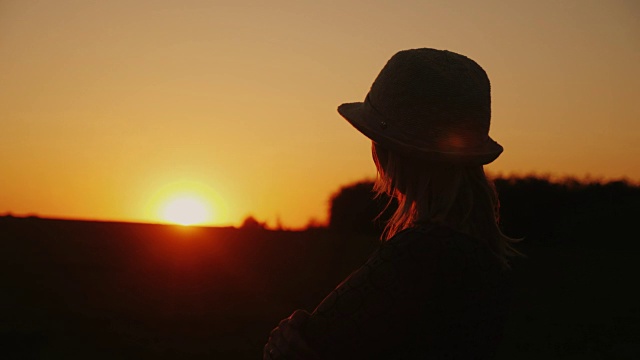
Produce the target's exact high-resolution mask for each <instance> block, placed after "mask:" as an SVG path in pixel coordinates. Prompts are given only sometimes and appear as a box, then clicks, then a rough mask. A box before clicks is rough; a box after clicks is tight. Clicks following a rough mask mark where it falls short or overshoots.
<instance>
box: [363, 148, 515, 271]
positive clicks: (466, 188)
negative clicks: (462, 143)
mask: <svg viewBox="0 0 640 360" xmlns="http://www.w3.org/2000/svg"><path fill="white" fill-rule="evenodd" d="M372 153H373V154H372V155H373V159H374V162H375V163H376V167H377V168H378V177H377V179H376V182H375V186H374V191H375V192H376V193H377V194H378V196H379V195H382V194H385V193H386V194H387V195H389V196H390V198H391V200H392V199H393V198H395V199H396V200H397V202H398V208H397V210H396V211H395V213H394V214H393V216H392V217H391V218H390V219H389V221H388V222H387V224H386V227H385V229H384V232H383V235H382V238H383V240H388V239H390V238H391V237H393V236H394V235H395V234H396V233H397V232H399V231H400V230H402V229H405V228H407V227H411V226H413V225H417V224H419V223H435V224H442V225H446V226H449V227H451V228H453V229H455V230H458V231H461V232H463V233H466V234H468V235H470V236H472V237H474V238H476V239H478V240H480V241H482V242H484V243H485V245H486V246H487V247H488V248H489V249H490V251H491V252H492V253H493V254H494V255H495V256H496V257H497V258H498V260H499V261H500V262H501V263H502V265H503V266H504V267H505V268H508V267H509V263H508V261H507V259H508V257H510V256H514V255H520V253H519V252H518V251H517V250H516V249H515V248H513V246H512V244H513V243H515V242H518V241H519V239H512V238H510V237H508V236H506V235H504V234H503V233H502V231H501V230H500V227H499V226H498V221H499V216H500V212H499V210H500V202H499V200H498V195H497V192H496V190H495V187H494V185H493V183H492V182H491V181H490V180H489V179H488V178H487V176H486V175H485V172H484V168H483V166H482V165H462V164H452V163H444V162H442V163H435V162H426V161H424V160H420V159H415V158H409V157H405V156H401V155H400V154H397V153H395V152H393V151H389V150H387V149H385V148H383V147H381V146H380V145H378V144H376V143H373V145H372Z"/></svg>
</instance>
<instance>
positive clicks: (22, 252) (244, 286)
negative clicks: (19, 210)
mask: <svg viewBox="0 0 640 360" xmlns="http://www.w3.org/2000/svg"><path fill="white" fill-rule="evenodd" d="M636 238H637V235H636ZM376 244H377V241H376V239H375V237H373V236H369V237H366V236H356V235H353V234H347V233H338V232H331V231H329V230H309V231H306V232H288V231H267V230H261V229H255V230H247V229H245V230H238V229H233V228H197V227H193V228H183V227H177V226H165V225H147V224H126V223H106V222H81V221H63V220H47V219H38V218H13V217H0V358H2V359H69V358H87V359H141V358H154V359H260V358H261V350H262V346H263V344H264V343H265V342H266V340H267V336H268V334H269V331H270V330H271V329H272V328H273V327H274V326H275V325H276V324H277V323H278V321H279V320H280V319H281V318H284V317H286V316H288V315H289V314H290V313H291V312H292V311H293V310H294V309H298V308H303V309H307V310H312V309H313V308H314V307H315V305H316V304H317V303H318V302H320V301H321V300H322V298H323V297H324V296H325V295H326V294H327V293H328V292H329V291H331V290H332V289H333V287H334V286H335V285H337V284H338V283H339V282H340V281H341V280H342V279H343V278H344V277H345V276H347V275H348V274H349V273H350V272H351V271H352V270H353V269H354V268H356V267H358V266H359V265H360V264H362V263H363V262H364V260H365V259H366V257H367V255H368V253H369V252H370V251H371V250H372V249H373V248H374V247H375V246H376ZM586 244H588V245H586ZM628 244H635V241H630V239H626V240H625V241H624V242H619V241H618V240H617V239H615V238H609V239H603V240H602V242H601V243H600V242H599V241H589V242H585V244H583V245H580V244H576V243H575V242H566V243H565V242H561V241H559V242H554V243H541V242H536V241H528V242H525V243H523V244H522V246H520V249H521V250H522V251H523V252H525V253H526V254H527V255H528V257H527V258H522V259H517V260H516V261H515V263H514V269H513V271H514V275H515V278H516V289H515V298H514V302H513V306H512V314H511V316H510V320H509V322H508V324H507V328H506V332H505V338H504V342H503V345H502V347H501V349H500V353H499V358H500V359H638V358H640V340H639V339H640V295H639V294H638V275H639V274H640V272H639V271H638V270H639V269H640V266H638V262H640V259H639V256H638V255H640V254H639V251H638V249H639V248H640V246H638V245H637V244H635V245H634V246H632V247H630V246H629V245H628Z"/></svg>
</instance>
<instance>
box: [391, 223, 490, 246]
mask: <svg viewBox="0 0 640 360" xmlns="http://www.w3.org/2000/svg"><path fill="white" fill-rule="evenodd" d="M479 243H480V242H479V241H478V239H476V238H474V237H472V236H470V235H467V234H465V233H463V232H461V231H457V230H455V229H453V228H451V227H449V226H446V225H441V224H432V223H428V224H416V225H414V226H411V227H409V228H406V229H404V230H402V231H400V232H398V233H397V234H395V235H394V236H393V237H392V238H390V239H389V240H388V241H386V243H384V244H383V246H384V245H388V246H408V247H429V248H433V249H440V250H443V249H445V248H450V247H461V248H462V249H461V250H472V249H473V248H475V247H477V246H478V245H479Z"/></svg>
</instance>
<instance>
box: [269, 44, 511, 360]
mask: <svg viewBox="0 0 640 360" xmlns="http://www.w3.org/2000/svg"><path fill="white" fill-rule="evenodd" d="M338 112H339V113H340V114H341V115H342V116H343V117H344V118H345V119H346V120H347V121H349V122H350V123H351V125H353V126H354V127H355V128H356V129H358V130H359V131H360V132H362V133H363V134H364V135H365V136H367V137H368V138H370V139H371V140H372V143H373V145H372V150H373V159H374V161H375V163H376V166H377V169H378V179H377V181H376V184H375V190H376V191H377V192H378V194H382V193H387V194H389V195H391V196H393V197H395V198H396V199H397V200H398V204H399V206H398V209H397V211H396V212H395V214H394V215H393V216H392V218H391V219H390V220H389V222H388V223H387V226H386V228H385V232H384V234H383V239H384V240H385V241H384V242H383V243H382V244H381V246H380V248H379V249H378V250H377V251H375V252H374V253H373V254H372V255H371V257H370V258H369V260H368V261H367V263H366V264H365V265H364V266H362V267H361V268H360V269H358V270H356V271H355V272H354V273H352V274H351V275H350V276H349V277H348V278H347V279H346V280H344V281H343V282H342V283H341V284H340V285H338V287H337V288H336V289H335V290H334V291H333V292H332V293H331V294H330V295H329V296H327V298H325V299H324V300H323V301H322V303H321V304H320V305H319V306H318V307H317V308H316V309H315V310H314V311H313V313H311V314H308V313H306V312H304V311H302V310H298V311H296V312H295V313H294V314H293V315H292V316H291V317H289V318H287V319H285V320H283V321H282V322H280V324H279V325H278V327H276V328H275V329H274V330H273V331H272V333H271V336H270V338H269V342H268V343H267V345H265V348H264V358H265V359H280V358H286V359H289V360H291V359H444V358H446V359H488V358H492V357H493V355H494V353H495V350H496V348H497V346H498V343H499V339H500V336H501V331H502V327H503V324H504V318H505V314H506V310H507V305H508V293H509V281H508V268H509V265H508V257H510V256H512V255H515V254H517V252H516V251H515V250H514V249H513V248H512V245H511V244H512V243H513V242H514V240H512V239H510V238H508V237H507V236H505V235H504V234H502V232H501V231H500V229H499V227H498V225H497V220H498V199H497V196H496V193H495V190H494V188H493V186H492V184H491V182H490V181H489V180H487V178H486V176H485V173H484V170H483V165H485V164H488V163H490V162H492V161H493V160H495V159H496V158H497V157H498V156H499V155H500V153H501V152H502V150H503V149H502V147H501V146H500V145H499V144H498V143H496V142H495V141H493V140H492V139H491V138H490V137H489V136H488V133H489V123H490V118H491V97H490V84H489V79H488V77H487V75H486V73H485V72H484V70H483V69H482V68H481V67H480V66H479V65H478V64H477V63H475V62H474V61H473V60H471V59H469V58H467V57H465V56H463V55H459V54H456V53H453V52H449V51H441V50H435V49H413V50H406V51H401V52H399V53H397V54H395V55H394V56H393V57H392V58H391V59H390V60H389V62H388V63H387V64H386V65H385V67H384V68H383V69H382V71H381V72H380V74H379V75H378V77H377V78H376V80H375V81H374V83H373V85H372V86H371V90H370V91H369V94H368V95H367V97H366V99H365V101H364V102H361V103H350V104H343V105H341V106H340V107H339V108H338Z"/></svg>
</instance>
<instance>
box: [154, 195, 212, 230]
mask: <svg viewBox="0 0 640 360" xmlns="http://www.w3.org/2000/svg"><path fill="white" fill-rule="evenodd" d="M211 217H212V216H211V210H210V208H209V206H207V204H206V203H205V202H204V201H203V200H201V199H198V198H195V197H190V196H181V197H178V198H175V199H173V200H171V201H169V202H168V203H167V204H166V205H165V207H164V209H163V210H162V218H163V219H164V220H166V221H169V222H172V223H176V224H180V225H195V224H203V223H206V222H208V221H211Z"/></svg>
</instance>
